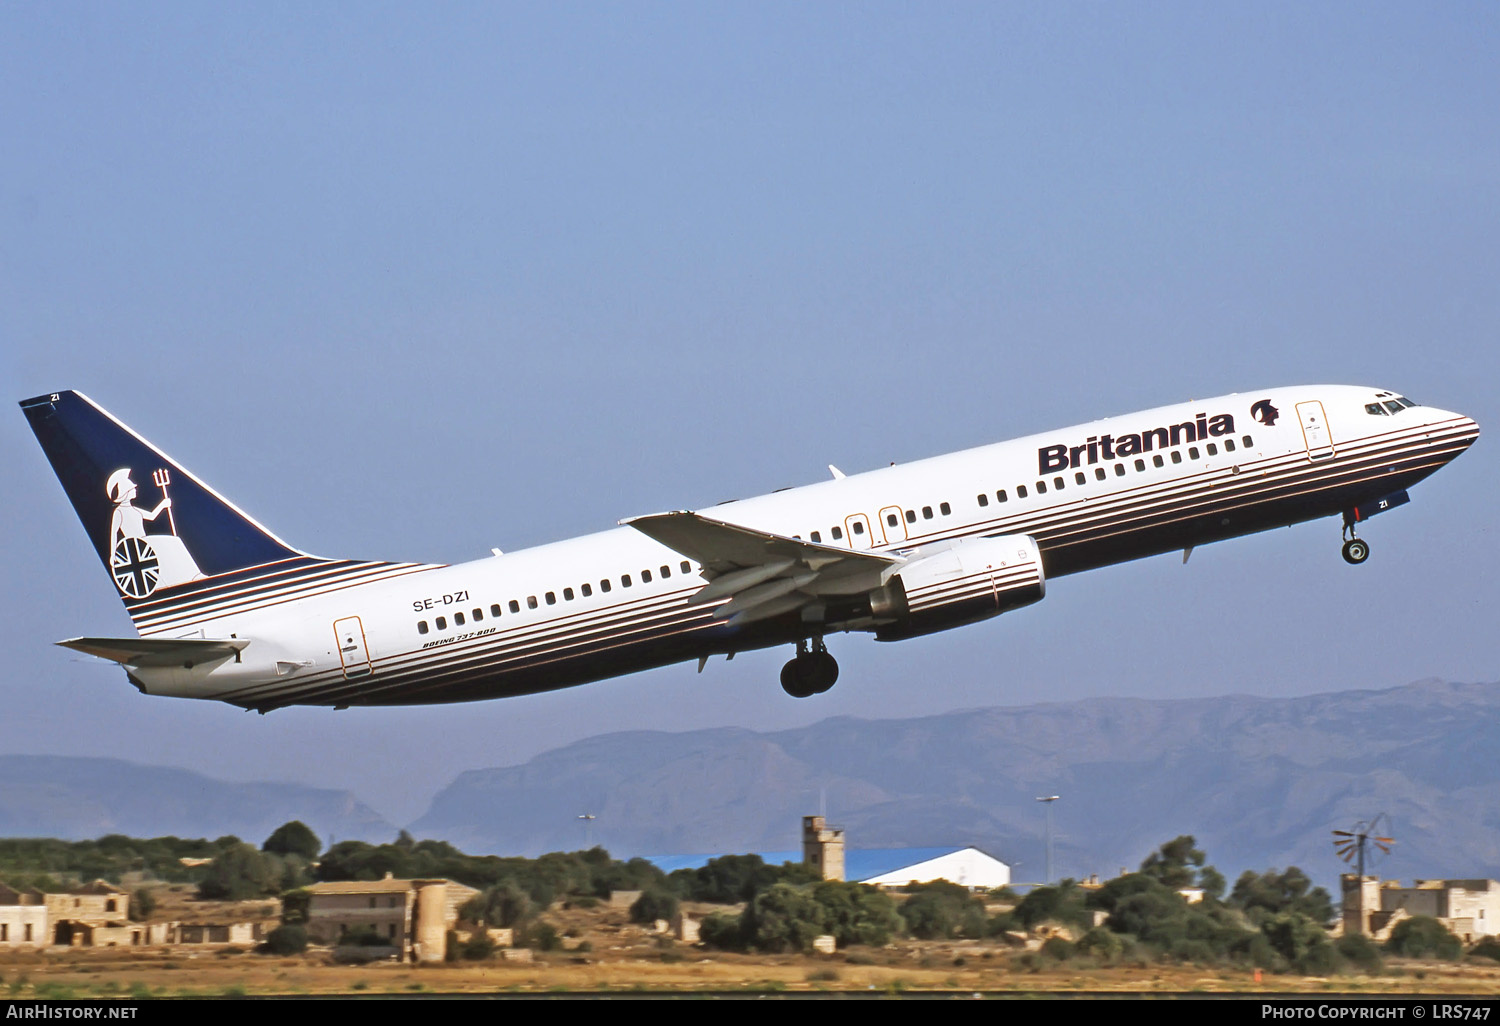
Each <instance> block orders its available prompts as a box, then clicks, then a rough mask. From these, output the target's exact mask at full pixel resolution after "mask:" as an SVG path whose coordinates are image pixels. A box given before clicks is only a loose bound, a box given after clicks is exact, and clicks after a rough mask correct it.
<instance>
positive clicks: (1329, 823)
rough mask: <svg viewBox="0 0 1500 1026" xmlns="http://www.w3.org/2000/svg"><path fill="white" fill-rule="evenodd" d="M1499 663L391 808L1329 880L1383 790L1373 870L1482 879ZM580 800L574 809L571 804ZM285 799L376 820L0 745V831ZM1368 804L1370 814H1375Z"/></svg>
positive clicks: (535, 845)
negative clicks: (1337, 835)
mask: <svg viewBox="0 0 1500 1026" xmlns="http://www.w3.org/2000/svg"><path fill="white" fill-rule="evenodd" d="M1497 752H1500V683H1497V684H1455V683H1446V682H1442V681H1437V680H1428V681H1421V682H1418V683H1415V684H1409V685H1405V686H1402V687H1396V688H1390V689H1386V690H1381V691H1348V692H1338V693H1330V694H1319V695H1309V696H1303V697H1297V698H1256V697H1251V696H1245V695H1230V696H1224V697H1217V698H1197V699H1174V700H1154V699H1136V698H1101V699H1092V700H1088V701H1077V702H1067V703H1046V704H1038V705H1030V706H1021V707H1000V708H983V709H970V710H964V711H957V712H946V713H940V714H936V715H932V716H924V717H917V718H910V719H899V720H879V719H859V718H851V717H839V718H834V719H829V720H824V721H822V722H819V723H815V724H812V725H811V726H807V727H801V728H797V729H792V730H779V731H753V730H746V729H742V728H735V727H725V728H719V729H711V730H696V731H687V732H681V733H665V732H651V731H632V732H623V733H615V734H606V735H601V736H598V737H593V738H588V739H585V740H582V741H579V742H576V743H574V744H570V745H566V746H564V747H561V748H557V749H554V750H552V751H549V752H545V753H543V754H541V755H538V756H536V757H535V758H533V759H530V760H529V761H527V762H525V763H523V764H520V765H515V766H505V767H495V768H484V769H473V770H469V771H467V772H464V773H462V774H460V775H459V776H458V778H457V779H455V780H454V782H453V783H452V784H450V785H449V786H448V787H447V788H445V789H443V790H442V791H441V792H440V793H438V794H437V795H436V796H435V798H434V799H433V801H432V804H431V806H430V808H429V809H428V811H427V812H426V814H424V815H423V816H422V817H421V818H420V819H418V820H417V821H416V822H415V823H412V824H409V825H408V827H407V829H408V830H409V831H410V832H411V833H412V834H413V835H415V836H416V837H419V838H421V837H434V838H441V839H444V840H448V841H450V842H452V843H453V844H455V845H457V846H458V847H459V848H461V849H462V850H464V851H467V852H471V853H498V854H509V855H537V854H541V853H543V852H546V851H556V850H572V849H576V848H580V847H583V846H585V844H586V843H587V840H589V839H591V840H592V841H594V842H596V843H601V844H603V845H604V846H605V847H607V848H608V849H609V850H610V851H611V853H613V854H615V855H617V856H629V855H652V854H659V855H660V854H680V853H705V854H714V853H725V852H745V851H784V850H788V849H794V848H796V847H798V845H799V838H800V820H801V817H802V816H804V815H808V814H814V813H819V812H820V811H826V815H827V817H828V819H829V821H830V823H831V824H832V825H835V826H840V827H843V828H844V829H845V830H846V832H847V840H848V844H849V846H850V847H851V848H887V847H906V846H937V845H969V844H972V845H975V846H977V847H980V848H983V849H984V850H986V851H988V852H990V853H991V854H993V855H995V856H996V857H998V858H1000V859H1002V860H1003V861H1006V862H1009V863H1011V864H1012V865H1013V867H1015V876H1016V879H1018V880H1028V879H1038V878H1040V877H1041V875H1042V869H1043V866H1044V863H1045V847H1044V833H1045V822H1046V819H1045V813H1044V810H1043V808H1042V806H1040V805H1038V804H1037V802H1036V799H1037V798H1038V797H1041V796H1047V795H1059V796H1061V797H1060V799H1059V800H1058V801H1057V802H1056V803H1055V804H1054V806H1053V813H1054V846H1055V853H1056V854H1055V866H1056V875H1059V876H1061V875H1071V876H1086V875H1088V874H1091V873H1098V874H1100V875H1111V874H1113V873H1114V872H1116V871H1118V870H1119V869H1120V868H1122V867H1126V866H1130V867H1133V866H1134V865H1136V864H1137V863H1139V862H1140V860H1141V859H1142V858H1144V857H1145V855H1147V854H1148V853H1149V852H1150V851H1152V850H1153V849H1154V848H1155V847H1156V846H1157V845H1159V844H1161V843H1162V842H1163V841H1166V840H1169V839H1171V838H1173V837H1175V836H1177V835H1179V834H1192V835H1194V836H1195V837H1197V838H1198V841H1199V845H1200V847H1203V848H1204V849H1205V850H1206V851H1207V853H1208V855H1209V860H1210V861H1211V862H1214V863H1216V864H1217V865H1218V866H1219V868H1220V869H1221V871H1223V872H1224V873H1225V874H1226V875H1229V876H1230V878H1231V879H1233V876H1234V875H1235V874H1237V873H1238V872H1239V871H1241V870H1242V869H1266V868H1271V867H1285V866H1287V865H1298V866H1301V867H1302V868H1303V869H1305V870H1306V871H1307V872H1308V873H1309V874H1310V875H1313V876H1314V878H1315V879H1318V880H1320V881H1324V882H1331V881H1332V880H1333V879H1334V877H1335V875H1336V874H1337V872H1339V871H1340V870H1341V869H1343V868H1344V867H1343V864H1342V863H1340V862H1338V861H1337V859H1336V858H1335V855H1334V851H1333V846H1332V844H1331V843H1330V842H1331V840H1332V838H1331V831H1333V830H1335V829H1348V828H1350V827H1351V826H1353V825H1354V824H1356V823H1357V822H1360V821H1368V820H1370V819H1372V818H1373V817H1374V816H1375V815H1376V814H1378V813H1383V814H1384V815H1385V816H1386V817H1388V819H1387V820H1383V821H1382V824H1383V825H1382V826H1381V828H1380V832H1381V833H1387V834H1389V835H1391V836H1393V837H1395V838H1396V844H1395V846H1394V851H1393V853H1392V854H1391V855H1390V856H1389V857H1388V858H1386V859H1385V861H1384V862H1383V863H1378V864H1376V865H1375V866H1374V871H1376V872H1379V873H1381V874H1382V875H1384V876H1389V877H1398V878H1400V877H1413V876H1418V877H1484V876H1488V877H1497V878H1500V765H1497V761H1496V759H1495V754H1496V753H1497ZM585 814H587V815H591V816H593V817H595V818H594V819H592V820H586V821H581V820H580V818H579V817H580V816H583V815H585ZM290 819H301V820H302V821H303V822H306V823H307V824H308V825H310V826H312V828H313V829H314V830H315V831H316V832H317V833H318V834H319V835H320V836H322V837H324V838H325V839H328V838H330V837H336V838H338V839H341V840H347V839H362V840H371V841H385V840H390V839H391V838H392V837H393V836H394V835H395V833H396V832H397V827H396V826H395V825H394V824H391V823H389V822H387V821H386V820H384V819H383V818H382V817H381V816H380V815H379V814H378V813H376V812H375V811H374V810H373V809H371V808H370V807H369V806H368V805H365V804H364V803H362V802H361V801H360V800H359V799H358V798H357V797H355V796H354V795H353V794H351V793H348V792H340V791H333V790H323V789H317V788H311V787H303V786H299V785H294V784H276V783H243V784H236V783H227V782H223V781H216V780H212V779H210V778H208V777H205V776H202V775H200V774H195V773H191V772H189V771H186V770H179V769H167V768H161V767H148V766H138V765H135V764H132V763H127V762H122V761H119V760H110V759H82V758H67V757H60V756H46V757H43V756H4V757H0V835H6V836H13V837H14V836H55V837H63V838H73V839H77V838H83V837H96V836H99V835H102V834H105V833H127V834H133V835H136V836H156V835H160V834H177V835H179V836H191V837H202V836H207V837H214V836H217V835H220V834H224V833H234V834H238V835H239V836H241V837H244V838H245V839H247V840H253V841H259V840H261V839H263V838H264V837H265V836H267V835H269V833H270V832H271V831H272V830H274V829H275V828H276V826H278V825H280V824H281V823H284V822H286V821H287V820H290ZM1386 823H1388V824H1389V826H1387V825H1384V824H1386Z"/></svg>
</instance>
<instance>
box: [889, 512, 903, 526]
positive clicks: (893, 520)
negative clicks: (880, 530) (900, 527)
mask: <svg viewBox="0 0 1500 1026" xmlns="http://www.w3.org/2000/svg"><path fill="white" fill-rule="evenodd" d="M885 522H886V525H887V526H889V527H895V526H896V525H897V524H899V523H901V521H900V519H899V518H898V517H897V516H896V514H894V513H887V514H886V515H885Z"/></svg>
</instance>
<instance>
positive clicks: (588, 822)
mask: <svg viewBox="0 0 1500 1026" xmlns="http://www.w3.org/2000/svg"><path fill="white" fill-rule="evenodd" d="M578 818H579V819H581V820H583V821H584V822H583V836H584V842H583V846H584V850H585V851H587V850H590V849H592V848H593V847H594V819H595V818H596V817H595V816H594V814H593V813H592V812H585V813H583V814H582V815H580V816H579V817H578Z"/></svg>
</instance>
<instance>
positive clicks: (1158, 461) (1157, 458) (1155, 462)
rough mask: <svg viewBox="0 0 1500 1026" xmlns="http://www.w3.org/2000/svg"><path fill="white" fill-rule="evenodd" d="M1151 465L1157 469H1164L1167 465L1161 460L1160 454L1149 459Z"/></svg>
mask: <svg viewBox="0 0 1500 1026" xmlns="http://www.w3.org/2000/svg"><path fill="white" fill-rule="evenodd" d="M1151 463H1152V464H1153V465H1154V466H1158V467H1165V466H1166V465H1167V461H1166V460H1164V459H1162V458H1161V454H1160V453H1158V454H1157V455H1155V456H1153V457H1151Z"/></svg>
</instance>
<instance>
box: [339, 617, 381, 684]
mask: <svg viewBox="0 0 1500 1026" xmlns="http://www.w3.org/2000/svg"><path fill="white" fill-rule="evenodd" d="M333 637H334V641H335V642H336V643H337V644H338V646H339V662H341V663H343V665H344V676H345V677H347V678H349V679H351V680H352V679H354V678H355V677H368V676H369V675H370V674H372V673H374V672H375V667H373V666H371V665H370V650H369V648H368V647H366V645H365V628H364V625H363V624H361V623H360V622H359V617H357V616H346V617H344V619H342V620H335V621H334V622H333Z"/></svg>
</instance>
